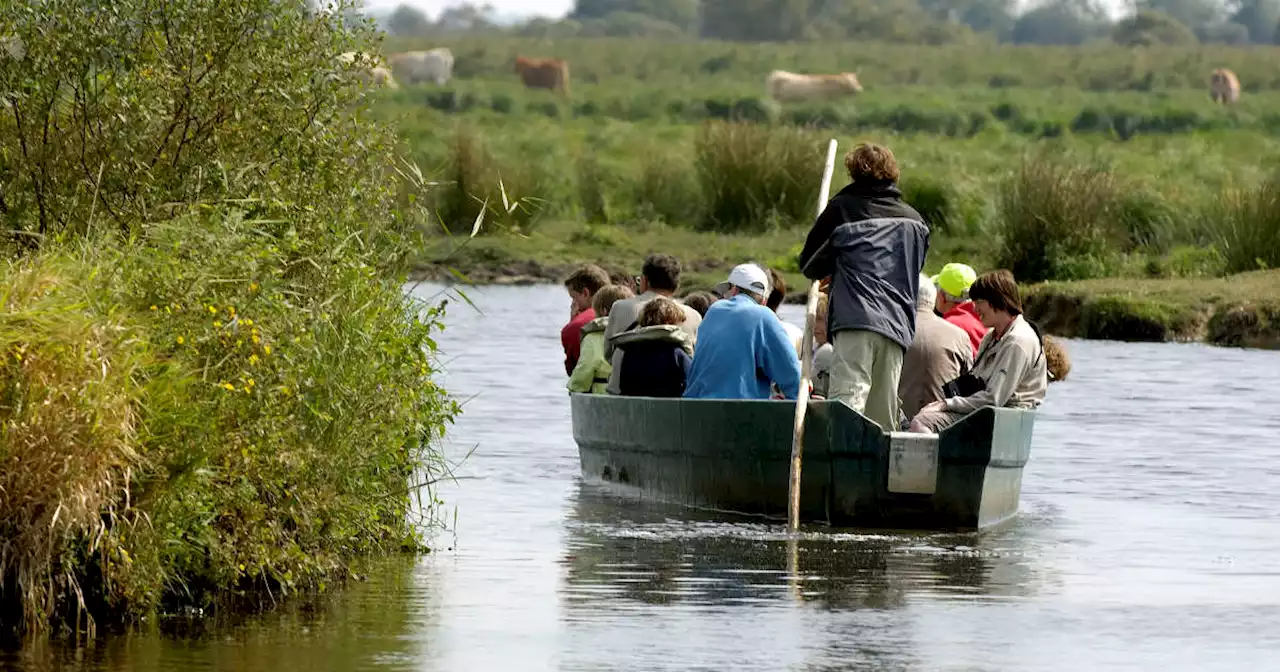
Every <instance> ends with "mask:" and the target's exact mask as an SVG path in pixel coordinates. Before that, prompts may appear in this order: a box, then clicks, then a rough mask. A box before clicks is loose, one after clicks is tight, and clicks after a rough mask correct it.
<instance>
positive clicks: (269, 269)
mask: <svg viewBox="0 0 1280 672" xmlns="http://www.w3.org/2000/svg"><path fill="white" fill-rule="evenodd" d="M345 9H346V8H345V7H336V8H331V10H330V11H318V12H317V11H312V10H309V9H308V8H307V3H305V2H303V1H302V0H297V1H293V0H284V1H282V0H244V1H242V2H237V3H232V4H228V3H224V2H220V1H218V0H189V1H188V2H184V3H176V4H170V5H167V6H166V8H165V11H164V12H159V11H158V10H156V9H155V7H154V4H153V3H150V2H147V1H146V0H118V1H117V2H114V3H112V4H111V7H110V10H109V11H108V10H104V9H102V8H100V7H96V6H94V5H92V4H91V5H90V6H85V5H84V4H83V3H78V2H71V1H70V0H40V1H37V0H30V2H28V3H27V7H26V9H25V11H18V12H14V13H12V14H10V15H7V16H6V17H5V18H6V19H7V20H8V21H9V23H7V24H6V25H5V27H4V30H5V31H9V32H11V34H13V35H16V36H17V37H18V38H20V39H21V41H22V42H23V43H24V46H25V54H24V57H23V59H22V60H21V62H20V63H14V62H12V59H6V60H2V61H0V91H4V92H5V105H6V109H7V113H6V114H5V115H3V120H2V121H0V163H2V164H3V165H0V180H2V182H0V193H2V194H3V199H4V200H3V205H2V207H0V219H2V220H3V222H4V224H5V229H6V231H9V232H11V233H10V236H9V238H8V242H9V247H8V250H7V251H8V252H9V253H10V254H9V260H8V261H7V263H6V264H5V265H4V266H3V267H2V268H0V288H3V290H2V296H3V297H4V302H5V308H6V310H5V312H4V314H3V315H0V362H2V363H0V395H4V397H5V400H6V401H5V403H3V404H0V422H3V425H4V426H5V427H6V431H5V432H4V433H3V434H2V435H0V488H4V491H5V492H6V493H12V492H15V491H17V492H21V493H22V494H23V497H24V499H23V500H21V501H19V500H11V499H8V498H7V497H6V498H5V499H4V500H3V503H0V536H3V538H4V539H6V541H7V542H9V546H8V548H9V550H8V551H6V552H5V553H4V554H0V614H3V618H2V619H0V620H2V621H3V625H4V627H5V628H13V629H27V630H33V631H34V630H40V629H43V628H45V627H48V626H50V625H53V624H57V623H66V624H67V625H71V626H83V625H85V623H84V621H80V620H77V619H79V618H80V617H81V616H85V617H87V618H88V619H89V621H90V622H89V625H90V626H91V625H92V622H93V621H95V620H96V621H101V620H116V619H124V618H128V617H131V616H137V615H141V614H145V613H147V612H149V611H151V610H153V609H155V608H156V607H157V606H158V605H160V604H162V603H167V604H169V605H170V606H176V605H179V604H186V603H196V604H200V605H210V604H212V603H214V602H215V601H216V600H217V598H218V597H220V596H226V595H229V594H231V593H232V592H233V591H246V590H251V589H257V588H261V589H267V590H270V591H271V593H272V594H273V595H276V594H280V593H282V592H283V593H289V592H292V591H294V590H298V589H304V588H323V587H324V586H326V585H327V584H328V583H330V582H332V581H336V580H340V579H342V578H343V577H344V576H346V574H347V566H348V563H349V562H350V561H351V560H352V558H353V557H354V556H356V555H358V554H361V553H366V552H384V551H390V550H395V549H399V548H401V547H402V546H403V545H406V544H408V545H415V546H416V545H417V544H418V543H419V541H420V540H419V539H418V536H417V534H418V530H419V528H418V527H417V526H416V525H415V524H414V522H413V521H410V520H409V517H408V513H409V510H410V505H411V497H412V495H413V493H415V492H419V489H418V488H416V487H414V485H413V484H412V483H411V482H410V479H411V477H412V478H414V479H422V480H423V481H425V482H430V481H431V479H433V478H436V477H438V475H439V474H440V468H441V465H440V464H439V455H438V453H437V452H435V451H434V450H433V441H434V440H435V439H436V438H438V437H439V435H440V433H441V431H442V430H443V428H444V426H445V424H446V423H447V422H448V421H449V420H450V419H451V418H452V416H453V414H454V413H456V412H457V406H456V405H455V404H454V403H453V402H452V401H450V400H449V399H448V397H447V396H446V395H445V393H444V392H443V390H441V389H440V388H439V387H437V386H435V385H434V384H433V383H432V380H431V376H432V373H433V370H434V366H433V359H432V349H433V348H434V345H433V343H432V341H431V332H432V330H433V329H435V328H438V326H439V325H438V319H439V317H440V315H441V313H440V309H439V308H433V309H429V310H426V311H425V312H422V311H421V309H420V308H418V307H411V306H408V305H406V300H405V298H404V295H403V293H402V291H401V289H400V283H399V281H398V279H397V278H398V276H399V274H400V272H401V271H402V270H403V269H404V266H405V260H406V258H407V256H408V255H409V254H410V253H411V252H413V251H415V250H416V249H418V247H419V245H418V243H417V241H416V240H415V236H414V233H415V228H416V224H417V222H416V218H417V217H419V213H418V212H417V211H416V210H415V209H399V207H398V205H403V204H406V203H413V202H416V201H417V197H418V191H419V190H420V188H421V187H422V186H423V183H424V180H422V179H421V177H420V176H418V175H416V173H415V171H413V170H410V169H406V168H405V167H403V166H398V165H397V164H396V163H395V161H394V154H393V153H392V149H391V148H392V146H393V143H392V138H390V137H389V136H388V135H387V133H386V132H385V130H384V129H382V128H381V127H379V126H376V125H374V124H372V123H370V122H368V121H366V117H367V114H366V109H365V105H364V104H363V100H364V96H365V93H364V89H363V86H362V85H361V84H360V79H361V78H360V76H359V73H358V71H357V68H358V66H353V65H344V64H342V63H341V62H340V61H339V60H338V58H337V57H338V55H339V54H340V53H343V52H346V51H363V52H373V51H374V50H375V49H376V45H375V44H374V43H373V41H372V39H371V35H372V34H371V32H370V31H369V29H368V27H367V26H361V25H353V24H350V23H348V21H347V20H346V19H345V18H344V16H345ZM45 129H47V132H46V130H45ZM410 197H412V198H410ZM420 312H421V314H420V315H419V313H420ZM55 463H56V464H58V465H59V466H58V468H57V469H51V468H50V465H53V464H55ZM432 505H433V503H432V502H431V501H428V502H425V503H423V508H422V511H423V512H424V513H427V514H429V513H430V511H431V509H432ZM49 512H54V513H53V514H52V515H50V514H49ZM14 540H17V543H18V544H20V546H14V545H13V544H14Z"/></svg>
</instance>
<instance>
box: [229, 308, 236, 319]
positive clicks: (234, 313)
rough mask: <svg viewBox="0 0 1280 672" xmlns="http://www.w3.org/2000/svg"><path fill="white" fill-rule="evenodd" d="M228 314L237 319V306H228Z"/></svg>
mask: <svg viewBox="0 0 1280 672" xmlns="http://www.w3.org/2000/svg"><path fill="white" fill-rule="evenodd" d="M227 314H228V315H230V316H231V317H235V316H236V307H235V306H227Z"/></svg>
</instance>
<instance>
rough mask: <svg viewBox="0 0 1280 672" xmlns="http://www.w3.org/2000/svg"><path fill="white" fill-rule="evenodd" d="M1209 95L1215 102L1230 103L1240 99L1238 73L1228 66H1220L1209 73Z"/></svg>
mask: <svg viewBox="0 0 1280 672" xmlns="http://www.w3.org/2000/svg"><path fill="white" fill-rule="evenodd" d="M1209 96H1210V97H1212V98H1213V102H1215V103H1222V104H1223V105H1230V104H1231V103H1234V102H1236V101H1237V100H1240V80H1239V79H1237V78H1236V73H1234V72H1231V71H1230V70H1228V69H1226V68H1218V69H1217V70H1214V71H1213V74H1212V75H1209Z"/></svg>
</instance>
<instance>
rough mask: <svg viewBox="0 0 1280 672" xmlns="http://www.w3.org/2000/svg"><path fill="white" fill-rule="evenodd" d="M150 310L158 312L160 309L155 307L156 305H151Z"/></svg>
mask: <svg viewBox="0 0 1280 672" xmlns="http://www.w3.org/2000/svg"><path fill="white" fill-rule="evenodd" d="M151 310H160V309H159V308H158V307H157V306H156V304H154V303H153V304H151Z"/></svg>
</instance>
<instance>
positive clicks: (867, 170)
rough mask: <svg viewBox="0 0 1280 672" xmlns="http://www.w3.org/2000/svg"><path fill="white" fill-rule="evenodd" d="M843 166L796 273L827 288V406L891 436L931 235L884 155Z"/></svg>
mask: <svg viewBox="0 0 1280 672" xmlns="http://www.w3.org/2000/svg"><path fill="white" fill-rule="evenodd" d="M844 165H845V167H846V168H847V169H848V171H849V177H850V178H851V179H852V182H851V183H850V184H849V185H848V186H846V187H845V188H844V189H842V190H840V193H838V194H836V195H835V197H834V198H832V199H831V201H830V202H829V203H827V207H826V209H825V210H823V212H822V214H821V215H819V216H818V219H817V221H816V222H815V223H814V225H813V229H812V230H811V231H809V236H808V238H807V239H806V240H805V244H804V250H803V251H802V252H801V253H800V268H801V270H802V271H803V272H804V274H805V277H808V278H810V279H812V280H826V279H829V281H830V283H831V287H830V297H831V298H830V305H829V309H828V331H829V333H830V336H831V340H832V346H833V349H834V353H833V354H834V357H833V358H832V363H831V383H830V385H831V389H830V398H831V399H836V400H838V401H840V402H842V403H844V404H845V405H847V406H849V407H850V408H852V409H854V410H855V411H858V412H859V413H862V414H864V415H866V416H867V417H868V418H869V419H871V420H872V421H874V422H876V423H877V424H879V425H880V426H881V427H882V428H884V429H885V430H893V429H896V428H897V426H898V413H899V407H900V402H899V399H898V383H899V379H900V377H901V375H902V358H903V355H904V353H905V352H906V349H907V348H908V347H910V346H911V341H912V339H913V338H914V337H915V325H916V311H915V304H916V294H917V291H918V289H919V282H920V271H921V270H922V269H923V268H924V259H925V255H926V254H927V253H928V251H929V229H928V227H927V226H925V223H924V218H922V217H921V216H920V213H918V212H916V211H915V209H913V208H912V207H911V206H909V205H907V204H906V203H905V202H903V200H902V192H901V191H899V190H898V187H897V181H898V163H897V160H896V159H895V158H894V156H893V152H890V151H889V149H888V148H887V147H881V146H879V145H874V144H861V145H858V146H857V147H856V148H854V150H853V151H852V152H850V153H849V154H848V155H847V156H845V158H844ZM695 363H696V359H695Z"/></svg>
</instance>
